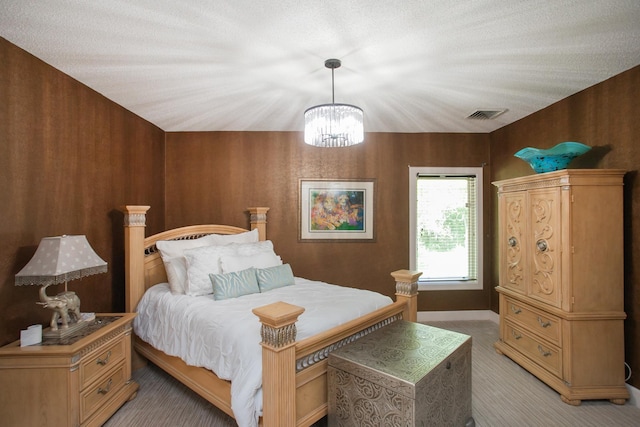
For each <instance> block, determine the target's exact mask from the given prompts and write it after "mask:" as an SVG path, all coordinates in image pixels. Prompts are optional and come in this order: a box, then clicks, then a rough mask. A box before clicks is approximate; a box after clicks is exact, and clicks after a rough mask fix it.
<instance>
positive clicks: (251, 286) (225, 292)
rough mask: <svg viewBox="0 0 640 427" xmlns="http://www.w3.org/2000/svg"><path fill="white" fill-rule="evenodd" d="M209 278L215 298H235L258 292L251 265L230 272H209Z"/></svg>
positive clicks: (254, 272) (254, 271)
mask: <svg viewBox="0 0 640 427" xmlns="http://www.w3.org/2000/svg"><path fill="white" fill-rule="evenodd" d="M209 278H210V279H211V283H212V284H213V297H214V299H216V300H224V299H229V298H237V297H240V296H242V295H248V294H256V293H259V292H260V287H259V286H258V280H257V278H256V269H255V268H253V267H252V268H247V269H246V270H242V271H234V272H232V273H223V274H210V275H209Z"/></svg>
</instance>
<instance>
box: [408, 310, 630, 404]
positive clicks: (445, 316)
mask: <svg viewBox="0 0 640 427" xmlns="http://www.w3.org/2000/svg"><path fill="white" fill-rule="evenodd" d="M456 320H491V321H492V322H494V323H496V324H498V323H500V316H499V315H498V313H494V312H493V311H491V310H460V311H419V312H418V322H430V321H432V322H446V321H456ZM627 389H628V390H629V395H630V397H629V400H628V401H627V405H632V406H635V407H636V408H640V390H638V389H637V388H635V387H633V386H631V385H629V384H627Z"/></svg>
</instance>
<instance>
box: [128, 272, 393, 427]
mask: <svg viewBox="0 0 640 427" xmlns="http://www.w3.org/2000/svg"><path fill="white" fill-rule="evenodd" d="M295 280H296V285H294V286H286V287H282V288H278V289H274V290H272V291H269V292H265V293H257V294H251V295H245V296H242V297H240V298H233V299H228V300H223V301H214V300H213V297H212V295H209V296H200V297H192V296H186V295H174V294H172V293H171V292H170V290H169V285H168V284H164V283H163V284H159V285H155V286H153V287H152V288H150V289H149V290H148V291H147V292H146V293H145V295H144V296H143V298H142V300H141V301H140V304H138V309H137V311H138V316H137V317H136V318H135V320H134V330H135V333H136V334H137V335H138V336H139V337H140V338H142V339H143V340H144V341H146V342H148V343H149V344H151V345H152V346H153V347H155V348H157V349H159V350H162V351H163V352H165V353H166V354H169V355H172V356H178V357H180V358H181V359H183V360H184V361H185V362H186V363H187V364H189V365H193V366H199V367H205V368H207V369H210V370H212V371H213V372H215V373H216V375H218V377H220V378H222V379H225V380H231V407H232V409H233V412H234V415H235V418H236V422H237V423H238V425H239V426H240V427H255V426H257V425H258V417H259V415H261V413H262V394H261V386H262V347H261V346H260V322H259V321H258V318H257V316H255V315H254V314H253V313H252V312H251V309H252V308H255V307H260V306H263V305H266V304H270V303H273V302H277V301H284V302H287V303H290V304H294V305H298V306H301V307H304V308H305V312H304V313H303V314H302V315H301V316H300V317H299V320H298V322H297V324H296V326H297V330H298V335H297V339H298V340H301V339H304V338H307V337H310V336H312V335H315V334H317V333H319V332H322V331H324V330H327V329H329V328H332V327H334V326H338V325H340V324H343V323H345V322H347V321H349V320H352V319H355V318H357V317H359V316H362V315H364V314H367V313H369V312H371V311H374V310H376V309H378V308H380V307H383V306H385V305H388V304H390V303H392V300H391V298H389V297H387V296H384V295H381V294H378V293H375V292H371V291H364V290H360V289H354V288H347V287H342V286H335V285H329V284H327V283H323V282H315V281H310V280H306V279H301V278H296V279H295Z"/></svg>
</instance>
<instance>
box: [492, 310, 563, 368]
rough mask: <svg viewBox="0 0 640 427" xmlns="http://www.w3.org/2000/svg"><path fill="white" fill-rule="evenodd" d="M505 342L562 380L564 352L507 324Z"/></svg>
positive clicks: (525, 331)
mask: <svg viewBox="0 0 640 427" xmlns="http://www.w3.org/2000/svg"><path fill="white" fill-rule="evenodd" d="M504 341H505V342H506V343H507V344H509V345H510V346H512V347H514V348H515V349H516V350H518V351H519V352H520V353H523V354H524V355H526V356H527V357H528V358H530V359H532V360H533V361H534V362H536V363H537V364H538V365H540V366H542V367H543V368H545V369H546V370H547V371H549V372H551V373H552V374H554V375H555V376H557V377H559V378H562V350H560V349H559V348H558V347H556V346H554V345H552V344H550V343H547V342H545V341H543V340H540V339H538V338H536V337H535V336H534V335H533V334H529V333H528V331H527V330H525V329H522V328H519V327H517V326H515V325H512V324H511V323H510V322H507V324H506V336H505V337H504Z"/></svg>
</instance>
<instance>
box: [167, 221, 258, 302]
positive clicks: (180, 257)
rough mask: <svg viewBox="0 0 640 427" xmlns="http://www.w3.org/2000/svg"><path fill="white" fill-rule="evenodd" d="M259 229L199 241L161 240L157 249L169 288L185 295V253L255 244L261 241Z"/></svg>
mask: <svg viewBox="0 0 640 427" xmlns="http://www.w3.org/2000/svg"><path fill="white" fill-rule="evenodd" d="M259 237H260V236H259V235H258V229H255V230H251V231H247V232H245V233H238V234H209V235H207V236H204V237H200V238H199V239H186V240H159V241H158V242H156V247H157V248H158V250H159V251H160V256H161V257H162V261H163V263H164V269H165V271H166V272H167V281H168V282H169V288H170V289H171V292H172V293H174V294H184V293H185V287H186V282H187V265H186V263H185V259H184V251H186V250H188V249H194V248H200V247H204V246H214V245H229V244H231V243H254V242H258V239H259Z"/></svg>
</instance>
